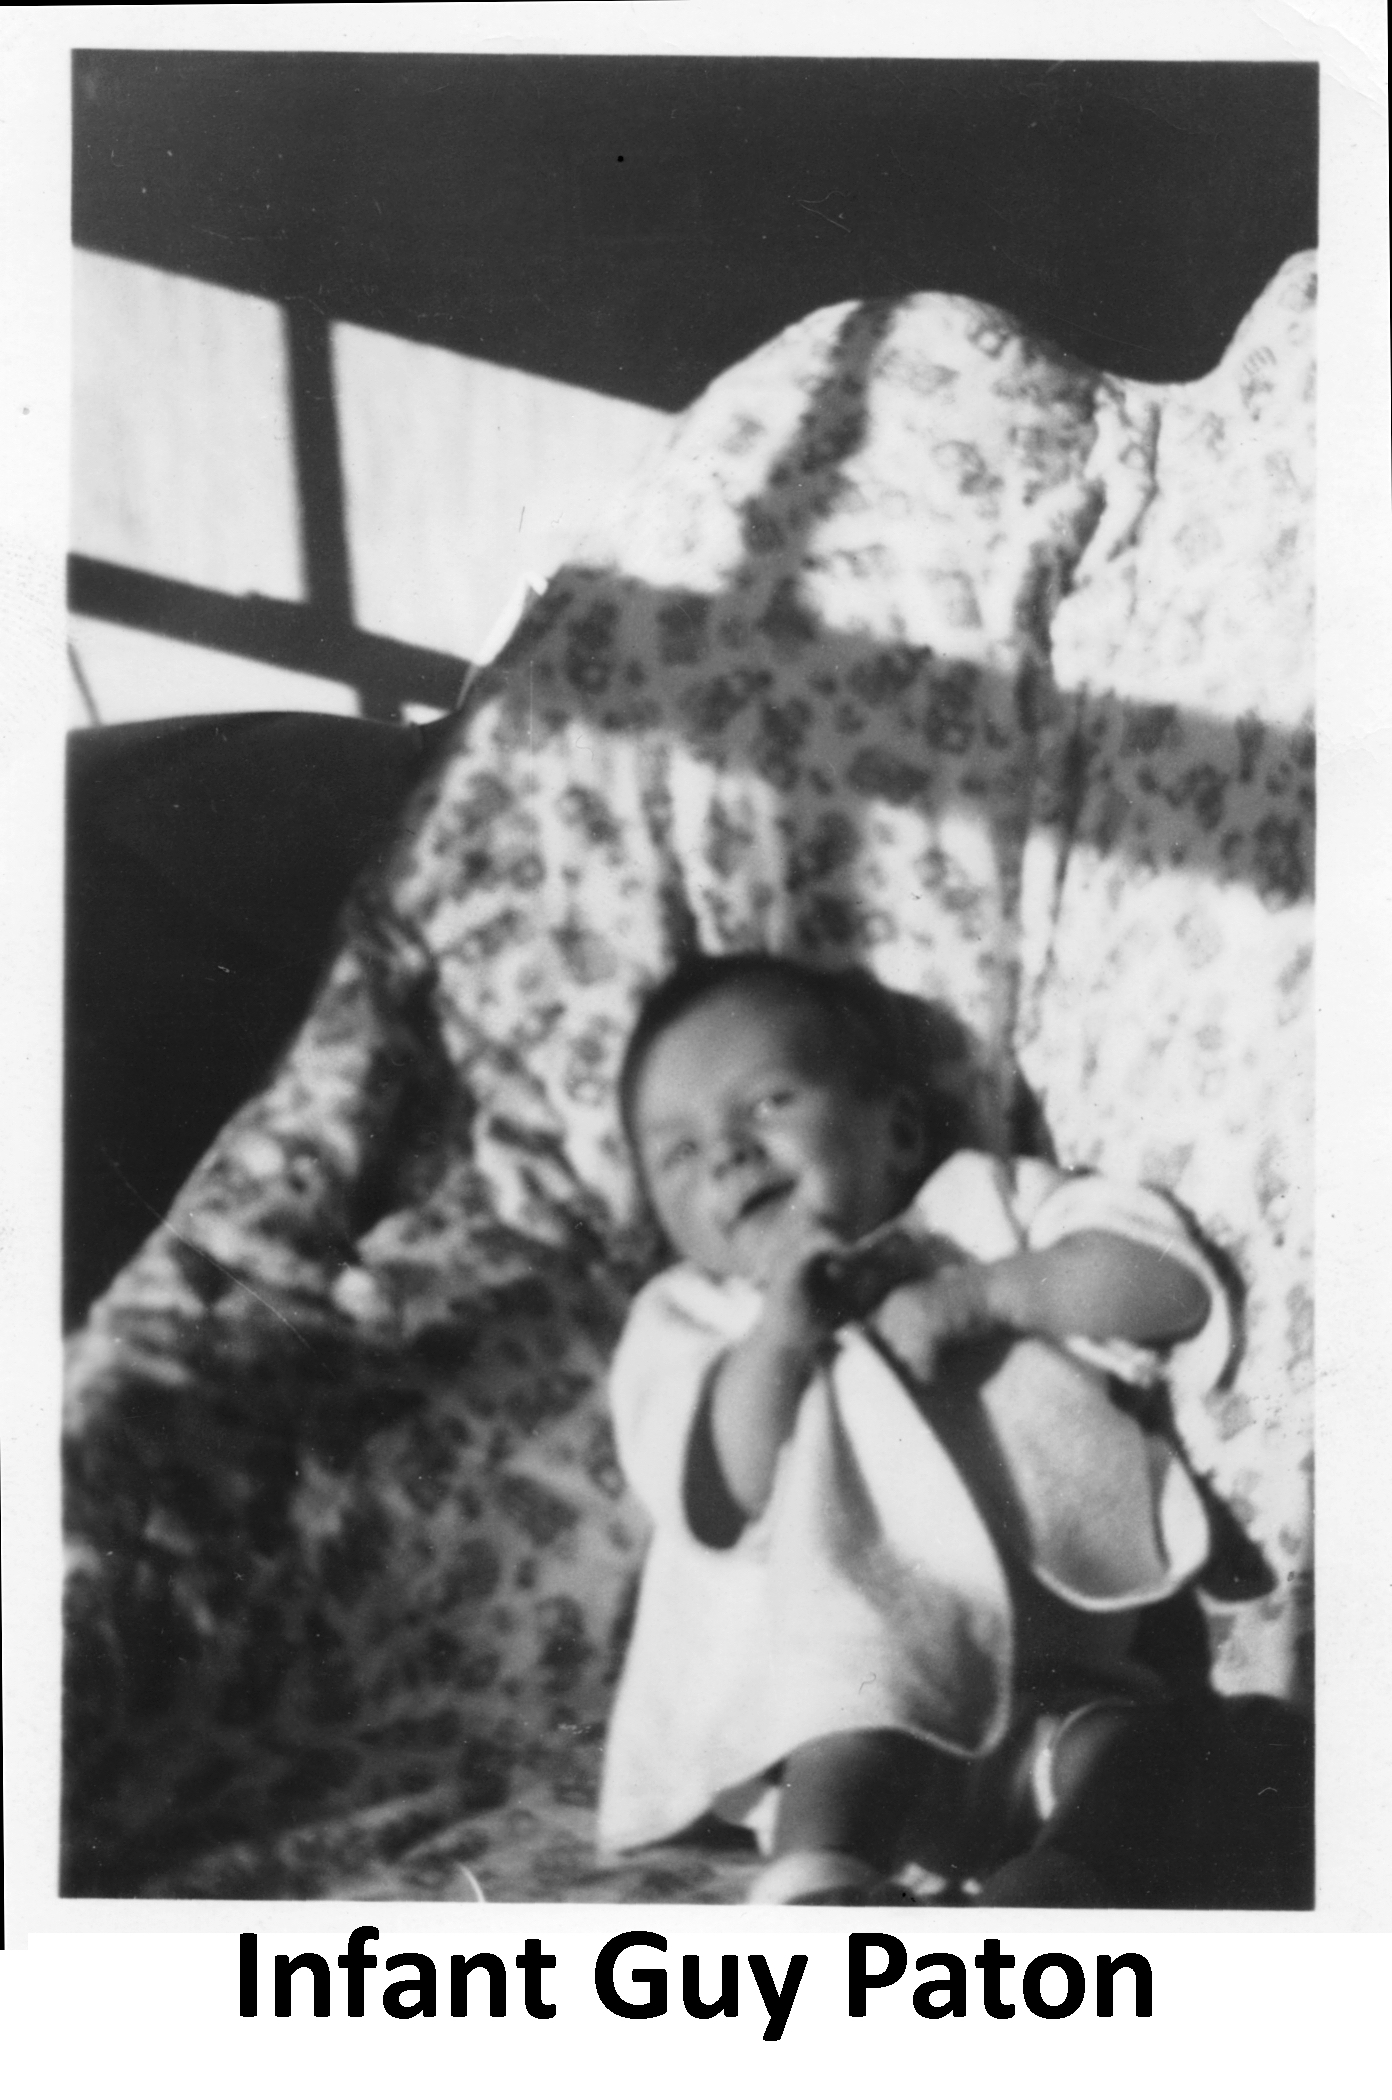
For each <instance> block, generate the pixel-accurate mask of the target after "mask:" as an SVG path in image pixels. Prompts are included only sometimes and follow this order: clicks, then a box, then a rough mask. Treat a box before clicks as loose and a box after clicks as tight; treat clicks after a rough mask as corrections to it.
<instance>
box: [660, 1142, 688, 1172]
mask: <svg viewBox="0 0 1392 2100" xmlns="http://www.w3.org/2000/svg"><path fill="white" fill-rule="evenodd" d="M695 1157H696V1140H695V1139H694V1138H678V1139H677V1141H676V1143H675V1144H672V1145H666V1146H664V1148H663V1150H662V1152H661V1154H660V1155H659V1157H658V1162H657V1170H658V1172H659V1174H673V1173H675V1172H676V1171H677V1170H678V1169H679V1168H681V1167H684V1166H686V1164H687V1163H688V1161H690V1160H693V1159H694V1158H695Z"/></svg>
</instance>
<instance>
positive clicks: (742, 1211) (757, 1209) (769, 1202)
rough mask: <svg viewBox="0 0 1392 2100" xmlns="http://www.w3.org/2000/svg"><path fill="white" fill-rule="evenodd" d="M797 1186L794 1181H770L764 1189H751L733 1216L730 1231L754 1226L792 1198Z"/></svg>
mask: <svg viewBox="0 0 1392 2100" xmlns="http://www.w3.org/2000/svg"><path fill="white" fill-rule="evenodd" d="M796 1186H797V1184H796V1182H793V1181H770V1182H766V1183H765V1184H764V1185H763V1187H762V1188H757V1189H751V1190H750V1192H749V1194H748V1195H747V1196H746V1197H745V1198H744V1201H743V1202H742V1203H741V1204H740V1205H739V1206H738V1208H737V1209H736V1210H735V1212H734V1214H733V1215H732V1217H731V1219H730V1227H729V1229H730V1230H731V1231H732V1232H735V1231H738V1229H739V1228H740V1226H741V1225H749V1224H752V1223H754V1222H755V1220H757V1219H760V1218H763V1217H764V1216H766V1215H767V1214H768V1213H770V1212H772V1211H774V1210H777V1209H779V1208H780V1207H781V1206H782V1205H784V1204H785V1203H786V1202H787V1201H788V1199H789V1198H790V1197H791V1196H792V1193H793V1191H794V1189H795V1188H796Z"/></svg>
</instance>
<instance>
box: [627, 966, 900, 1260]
mask: <svg viewBox="0 0 1392 2100" xmlns="http://www.w3.org/2000/svg"><path fill="white" fill-rule="evenodd" d="M902 1040H903V1036H902V1030H901V1028H900V1027H899V1026H898V1025H897V1015H896V1011H895V1002H894V999H893V995H891V994H889V993H886V992H885V990H884V989H883V987H882V986H880V985H878V984H876V983H875V981H874V979H873V978H871V977H869V976H868V975H866V973H865V972H863V971H859V970H846V971H836V972H830V971H821V970H814V969H811V968H809V967H808V966H807V965H806V964H802V963H796V962H792V961H790V960H788V959H787V958H785V957H781V956H770V955H759V954H744V955H727V956H702V957H698V958H697V959H695V960H694V961H692V962H689V963H686V964H684V965H683V966H682V967H681V968H680V969H678V970H677V971H676V972H675V974H674V975H673V976H671V977H669V978H667V979H666V980H665V982H664V983H662V984H660V985H659V986H658V988H657V989H656V991H655V992H653V993H652V994H651V996H650V997H649V999H648V1001H647V1003H646V1004H645V1006H644V1007H643V1010H642V1012H641V1013H640V1015H639V1017H638V1021H637V1025H636V1026H635V1028H634V1031H633V1035H632V1037H631V1039H630V1041H629V1045H628V1050H627V1053H626V1055H625V1058H624V1063H623V1068H622V1071H621V1073H620V1078H619V1102H620V1108H621V1111H622V1114H623V1120H624V1127H625V1129H626V1131H627V1133H628V1137H629V1142H630V1144H631V1145H632V1148H633V1152H634V1156H635V1158H636V1160H637V1163H638V1170H639V1173H640V1174H641V1176H642V1179H643V1183H644V1186H645V1187H646V1189H647V1192H648V1195H649V1198H650V1199H651V1202H652V1205H653V1208H654V1210H655V1211H656V1213H657V1217H658V1222H659V1223H660V1224H661V1226H662V1228H663V1230H664V1232H665V1233H666V1235H667V1238H668V1239H669V1241H670V1242H671V1244H672V1246H673V1247H674V1249H675V1250H676V1252H677V1253H678V1254H679V1255H681V1256H683V1257H684V1258H685V1259H686V1260H688V1261H692V1262H695V1263H696V1264H697V1265H698V1266H699V1267H700V1268H703V1269H705V1270H706V1271H707V1272H708V1273H709V1274H711V1275H715V1276H743V1277H746V1278H748V1279H749V1280H751V1281H753V1282H761V1281H763V1279H764V1275H765V1272H766V1263H767V1259H768V1257H769V1255H770V1253H771V1251H772V1249H773V1246H774V1244H775V1242H776V1241H777V1240H778V1239H779V1238H780V1237H781V1233H782V1231H783V1229H784V1228H785V1226H786V1225H787V1223H788V1221H789V1219H790V1218H791V1217H793V1216H795V1215H797V1214H798V1213H801V1214H802V1215H803V1216H805V1217H806V1218H807V1220H808V1222H809V1223H816V1224H818V1225H821V1226H824V1227H826V1228H827V1229H829V1230H831V1231H834V1232H836V1233H837V1234H839V1235H840V1236H841V1237H843V1238H845V1239H847V1240H854V1239H859V1238H860V1237H861V1236H862V1235H863V1234H865V1233H867V1232H870V1231H873V1229H874V1228H875V1227H876V1226H877V1225H882V1224H884V1223H886V1222H887V1221H888V1220H889V1219H890V1218H892V1217H894V1216H896V1215H897V1214H898V1212H899V1211H900V1210H902V1209H903V1208H904V1206H905V1204H906V1203H907V1202H908V1200H909V1198H910V1197H911V1196H912V1194H913V1192H914V1190H915V1189H916V1188H917V1186H918V1184H919V1182H920V1181H921V1180H922V1178H923V1175H924V1173H925V1171H926V1168H927V1165H928V1164H929V1160H930V1147H929V1133H928V1132H927V1130H926V1128H925V1117H924V1112H923V1104H922V1094H921V1091H920V1090H919V1089H918V1088H916V1087H915V1085H914V1084H913V1081H912V1078H911V1077H910V1075H909V1074H907V1073H906V1071H905V1066H904V1056H903V1050H902V1047H901V1045H902ZM937 1149H940V1148H937Z"/></svg>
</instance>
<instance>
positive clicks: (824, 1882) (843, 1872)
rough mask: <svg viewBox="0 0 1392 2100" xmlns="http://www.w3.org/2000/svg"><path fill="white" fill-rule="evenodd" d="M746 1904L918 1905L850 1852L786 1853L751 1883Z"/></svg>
mask: <svg viewBox="0 0 1392 2100" xmlns="http://www.w3.org/2000/svg"><path fill="white" fill-rule="evenodd" d="M745 1901H746V1903H855V1904H865V1903H885V1904H894V1903H916V1902H917V1901H918V1898H917V1896H916V1895H915V1894H914V1892H913V1890H912V1889H911V1888H909V1887H907V1886H906V1884H905V1883H903V1882H902V1881H895V1880H894V1879H892V1878H891V1877H890V1876H888V1875H885V1874H883V1873H881V1871H880V1869H879V1868H878V1867H872V1866H871V1865H870V1863H869V1861H868V1860H864V1859H857V1858H856V1856H855V1854H854V1853H851V1852H813V1851H806V1852H785V1853H783V1854H782V1856H781V1857H780V1858H778V1859H775V1860H773V1861H772V1862H771V1863H770V1864H769V1865H768V1866H766V1867H765V1868H764V1870H763V1872H762V1874H760V1875H758V1876H757V1877H756V1878H755V1880H754V1881H753V1882H752V1883H751V1885H750V1889H749V1894H748V1895H747V1896H746V1898H745Z"/></svg>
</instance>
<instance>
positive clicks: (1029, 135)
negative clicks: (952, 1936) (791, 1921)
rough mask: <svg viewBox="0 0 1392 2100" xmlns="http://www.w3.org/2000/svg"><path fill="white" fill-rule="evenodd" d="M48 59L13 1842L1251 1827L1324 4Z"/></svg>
mask: <svg viewBox="0 0 1392 2100" xmlns="http://www.w3.org/2000/svg"><path fill="white" fill-rule="evenodd" d="M72 93H73V109H72V117H73V132H72V146H73V200H72V211H73V271H74V279H73V285H74V308H73V318H74V365H73V375H74V400H73V440H72V442H73V469H72V490H73V518H72V556H71V562H70V567H69V604H70V609H71V631H70V636H69V643H68V649H69V665H70V673H71V687H72V693H71V704H72V719H73V728H72V733H71V739H70V775H69V825H68V848H67V851H68V862H67V906H68V916H67V963H66V972H67V975H66V990H67V1007H66V1022H67V1063H66V1083H65V1114H66V1130H65V1182H64V1227H63V1230H64V1280H65V1320H66V1324H67V1327H68V1331H69V1333H70V1336H71V1340H70V1344H69V1352H70V1354H69V1376H68V1391H67V1411H66V1422H65V1440H66V1454H67V1470H66V1481H65V1505H66V1507H65V1515H66V1531H67V1536H68V1541H69V1552H70V1574H69V1578H68V1589H67V1618H66V1632H65V1652H64V1661H65V1685H64V1695H63V1696H64V1724H65V1725H64V1752H63V1759H64V1762H63V1822H62V1845H63V1852H62V1880H61V1888H62V1890H63V1892H64V1893H65V1894H67V1895H72V1896H118V1897H128V1898H141V1897H144V1898H156V1897H166V1898H167V1897H176V1898H190V1897H195V1898H209V1897H218V1898H228V1897H235V1898H256V1899H264V1898H286V1897H297V1898H306V1897H308V1898H343V1897H352V1898H355V1899H356V1898H366V1897H374V1898H386V1899H397V1900H403V1899H409V1900H419V1899H422V1898H426V1899H439V1900H442V1901H446V1902H449V1901H455V1900H460V1899H461V1898H464V1899H468V1898H469V1897H470V1896H472V1895H473V1894H474V1892H475V1891H478V1892H481V1893H482V1895H483V1896H484V1897H485V1899H486V1900H487V1901H489V1902H529V1903H531V1902H543V1901H545V1902H554V1901H587V1902H595V1901H602V1902H612V1903H636V1902H640V1901H648V1902H652V1901H657V1900H660V1901H664V1902H685V1903H707V1904H708V1903H728V1902H742V1901H753V1902H763V1903H779V1904H781V1903H792V1904H855V1905H865V1904H876V1905H886V1904H890V1905H893V1904H901V1905H920V1904H921V1905H932V1904H950V1905H954V1906H962V1905H973V1904H979V1905H986V1906H990V1907H995V1906H1016V1905H1019V1906H1047V1907H1059V1906H1067V1907H1085V1908H1099V1907H1108V1906H1122V1907H1127V1908H1141V1909H1155V1908H1178V1909H1186V1910H1187V1909H1217V1910H1243V1909H1258V1910H1267V1909H1300V1908H1303V1907H1307V1906H1309V1905H1310V1904H1311V1903H1312V1901H1313V1894H1314V1882H1313V1842H1312V1840H1313V1830H1312V1823H1313V1791H1312V1786H1313V1781H1312V1773H1313V1762H1312V1741H1313V1739H1312V1726H1311V1718H1310V1711H1311V1689H1312V1686H1311V1672H1310V1641H1311V1633H1312V1600H1311V1594H1310V1587H1309V1544H1310V1500H1311V1497H1310V1487H1311V1483H1310V1413H1309V1401H1310V1389H1311V1370H1310V1363H1311V1359H1310V1350H1311V1333H1312V1312H1313V1308H1312V1293H1311V1275H1310V1240H1311V1195H1312V1185H1313V1177H1312V1169H1311V1131H1310V1083H1311V1060H1310V1055H1309V1050H1310V988H1311V981H1312V980H1311V961H1312V948H1311V924H1310V893H1311V886H1312V873H1313V831H1312V812H1313V778H1314V775H1313V762H1314V744H1313V722H1312V713H1311V703H1312V661H1313V658H1312V643H1313V608H1312V593H1313V570H1312V560H1311V526H1312V522H1313V498H1314V488H1315V482H1314V452H1313V429H1314V411H1315V384H1314V355H1313V351H1314V316H1315V254H1314V251H1315V248H1316V244H1317V239H1318V194H1317V173H1318V153H1317V145H1318V72H1317V69H1316V68H1315V67H1313V66H1310V65H1301V64H1273V65H1259V64H1255V65H1254V64H1183V63H1179V64H1173V63H1172V64H1165V63H1159V64H1136V63H1124V62H1123V63H1112V64H1107V63H1076V62H1075V63H1062V64H1060V63H1050V62H1031V61H1019V62H1011V61H983V62H972V61H959V62H947V61H940V62H939V61H932V60H925V61H916V62H898V63H893V62H885V61H875V60H865V61H857V60H843V61H826V60H819V59H774V58H754V59H737V58H731V59H710V60H698V59H691V58H678V59H675V60H666V59H662V58H659V57H635V58H629V59H623V58H609V57H595V58H573V57H561V58H547V57H538V56H528V55H523V56H519V57H514V56H510V55H494V56H488V55H478V54H475V55H461V56H455V57H450V56H444V55H438V56H437V55H423V56H407V55H404V54H402V55H397V56H393V55H375V54H373V55H369V54H348V55H344V56H338V55H332V54H315V53H293V52H292V53H286V52H264V53H258V52H254V51H243V52H235V53H229V52H215V51H207V52H179V51H153V50H124V51H122V50H101V49H86V50H79V51H77V52H76V53H75V54H74V59H73V76H72Z"/></svg>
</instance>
